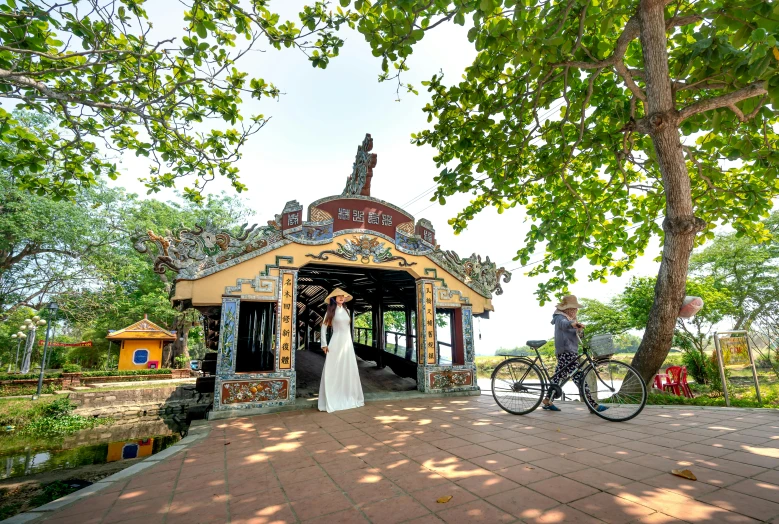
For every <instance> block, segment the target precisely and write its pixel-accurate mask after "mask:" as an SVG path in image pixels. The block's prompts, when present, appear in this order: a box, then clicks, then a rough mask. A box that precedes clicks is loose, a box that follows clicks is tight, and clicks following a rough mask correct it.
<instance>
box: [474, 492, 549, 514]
mask: <svg viewBox="0 0 779 524" xmlns="http://www.w3.org/2000/svg"><path fill="white" fill-rule="evenodd" d="M487 501H488V502H489V503H490V504H494V505H495V506H497V507H499V508H500V509H502V510H503V511H505V512H506V513H509V514H510V515H514V516H515V517H519V518H522V519H530V518H535V517H540V516H541V514H543V512H544V511H546V510H548V509H549V508H553V507H555V506H557V505H558V502H557V501H556V500H554V499H552V498H549V497H547V496H546V495H542V494H541V493H538V492H536V491H532V490H530V489H528V488H525V487H518V488H516V489H513V490H511V491H506V492H504V493H498V494H497V495H493V496H491V497H488V498H487Z"/></svg>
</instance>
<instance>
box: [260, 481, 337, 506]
mask: <svg viewBox="0 0 779 524" xmlns="http://www.w3.org/2000/svg"><path fill="white" fill-rule="evenodd" d="M283 489H284V493H286V496H287V498H288V499H289V500H290V501H296V500H301V499H304V498H309V497H316V496H318V495H324V494H325V493H332V492H333V491H340V488H339V487H338V486H336V485H335V483H334V482H333V481H332V480H330V479H329V478H326V477H323V478H319V479H316V480H314V481H311V480H304V481H303V482H298V483H297V484H289V485H286V484H285V485H284V486H283ZM279 491H281V490H279ZM263 493H265V492H264V491H263Z"/></svg>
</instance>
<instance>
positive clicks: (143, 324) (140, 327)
mask: <svg viewBox="0 0 779 524" xmlns="http://www.w3.org/2000/svg"><path fill="white" fill-rule="evenodd" d="M105 338H107V339H108V340H135V339H154V340H176V335H174V334H173V333H171V332H170V331H168V330H167V329H162V328H161V327H160V326H158V325H157V324H155V323H154V322H152V321H151V320H149V319H148V318H146V317H144V319H143V320H139V321H138V322H136V323H135V324H133V325H131V326H127V327H126V328H124V329H120V330H119V331H114V332H113V333H109V334H108V336H107V337H105Z"/></svg>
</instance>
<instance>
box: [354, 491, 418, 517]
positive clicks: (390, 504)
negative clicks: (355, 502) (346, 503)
mask: <svg viewBox="0 0 779 524" xmlns="http://www.w3.org/2000/svg"><path fill="white" fill-rule="evenodd" d="M360 509H361V510H362V512H363V513H364V514H365V515H366V516H367V517H368V519H369V520H370V521H371V522H373V523H375V524H395V523H397V522H403V521H406V520H409V519H413V518H416V517H421V516H423V515H427V514H429V513H430V512H429V511H428V509H427V508H425V506H423V505H422V504H420V503H419V502H417V501H416V500H414V499H413V498H411V497H409V496H407V495H404V496H400V497H395V498H391V499H386V500H383V501H380V502H374V503H372V504H368V505H366V506H362V507H361V508H360Z"/></svg>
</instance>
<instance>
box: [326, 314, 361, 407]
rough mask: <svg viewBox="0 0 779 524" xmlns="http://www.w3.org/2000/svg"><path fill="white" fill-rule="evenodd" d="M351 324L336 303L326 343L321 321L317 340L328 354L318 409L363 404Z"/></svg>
mask: <svg viewBox="0 0 779 524" xmlns="http://www.w3.org/2000/svg"><path fill="white" fill-rule="evenodd" d="M350 324H351V319H350V318H349V313H347V311H346V309H344V308H343V307H341V306H338V307H337V308H336V310H335V315H334V316H333V336H332V337H331V338H330V343H329V344H328V343H327V326H325V324H324V322H323V323H322V334H321V337H320V340H321V341H322V347H325V346H327V355H326V357H325V367H324V369H322V380H321V381H320V382H319V411H327V412H328V413H332V412H333V411H340V410H342V409H351V408H359V407H360V406H363V405H364V404H365V398H364V397H363V394H362V384H360V372H359V371H358V370H357V357H356V356H355V354H354V346H353V345H352V334H351V330H350V329H349V326H350Z"/></svg>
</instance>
